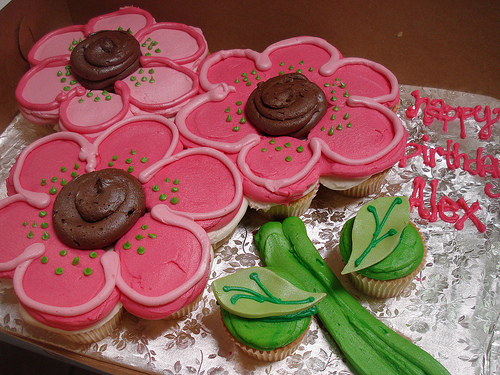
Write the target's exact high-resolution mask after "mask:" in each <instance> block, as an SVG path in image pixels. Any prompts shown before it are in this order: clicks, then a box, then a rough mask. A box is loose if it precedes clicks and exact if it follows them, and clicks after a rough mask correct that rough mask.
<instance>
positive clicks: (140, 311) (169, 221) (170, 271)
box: [115, 205, 211, 319]
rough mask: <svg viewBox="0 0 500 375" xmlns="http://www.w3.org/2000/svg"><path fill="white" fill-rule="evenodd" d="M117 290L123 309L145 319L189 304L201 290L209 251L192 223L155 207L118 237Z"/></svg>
mask: <svg viewBox="0 0 500 375" xmlns="http://www.w3.org/2000/svg"><path fill="white" fill-rule="evenodd" d="M115 249H116V251H117V252H118V253H119V255H120V275H119V277H118V287H119V288H120V290H121V292H122V293H123V294H122V298H121V301H122V303H123V306H124V307H125V309H126V310H127V311H129V312H130V313H132V314H134V315H136V316H139V317H143V318H145V319H162V318H165V317H168V316H169V315H171V314H173V313H175V312H176V311H178V310H180V309H182V308H184V307H186V306H188V305H189V304H190V303H192V302H193V301H194V300H195V299H196V298H197V297H198V296H199V295H200V294H201V293H202V292H203V290H204V289H205V286H206V283H207V280H208V273H209V269H210V259H211V247H210V241H209V239H208V235H207V234H206V232H205V231H204V230H203V229H202V228H201V227H200V226H199V225H197V224H196V223H194V222H193V221H192V220H190V219H187V218H185V217H182V216H178V215H176V214H174V213H172V212H171V211H170V210H169V209H168V208H167V207H166V206H164V205H158V206H156V207H155V208H154V209H153V211H152V212H151V214H149V213H148V214H146V215H145V216H143V217H142V218H141V219H139V221H138V222H137V223H136V224H135V225H134V227H133V228H132V229H131V230H130V231H129V232H128V233H127V234H126V235H125V236H124V237H123V238H122V239H120V240H119V241H118V242H117V244H116V246H115Z"/></svg>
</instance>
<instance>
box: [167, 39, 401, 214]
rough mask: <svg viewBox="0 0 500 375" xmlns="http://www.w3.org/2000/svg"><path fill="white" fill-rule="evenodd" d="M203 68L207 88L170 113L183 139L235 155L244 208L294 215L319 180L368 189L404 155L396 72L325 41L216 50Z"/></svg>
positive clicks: (359, 191)
mask: <svg viewBox="0 0 500 375" xmlns="http://www.w3.org/2000/svg"><path fill="white" fill-rule="evenodd" d="M199 73H200V86H201V88H202V89H203V90H204V93H203V94H202V95H199V96H197V97H195V98H194V99H193V100H192V101H190V102H189V103H188V104H187V105H186V106H184V107H183V108H182V109H181V110H180V111H179V113H178V114H177V116H176V120H175V122H176V124H177V126H178V127H179V131H180V133H181V140H182V142H183V144H184V145H185V146H187V147H195V146H208V147H211V148H214V149H217V150H220V151H222V152H224V153H225V154H227V155H228V156H229V157H230V158H231V159H232V160H234V162H235V163H236V165H237V166H238V169H239V170H240V171H241V173H242V175H243V189H244V194H245V196H246V197H247V198H248V199H249V203H250V206H251V207H254V208H257V209H259V210H261V211H262V212H263V213H265V214H266V215H267V216H268V217H273V218H277V217H285V216H288V215H300V214H301V213H303V212H304V211H305V210H306V209H307V208H308V207H309V203H310V202H311V200H312V198H313V197H314V195H315V193H316V190H317V188H318V186H319V184H320V183H322V184H323V185H325V186H326V187H328V188H330V189H333V190H336V191H341V192H343V193H345V194H348V195H366V194H370V193H372V192H374V191H376V190H377V189H378V188H379V187H380V185H381V183H382V182H383V181H384V173H387V171H388V170H389V169H390V168H391V167H392V166H393V165H394V163H395V162H396V161H397V160H399V159H400V157H401V156H402V155H403V154H404V149H405V144H406V139H407V133H406V131H405V129H404V127H403V125H402V124H401V122H400V120H399V119H398V117H397V116H396V114H395V113H394V112H393V109H394V107H395V106H397V104H398V102H399V88H398V83H397V80H396V78H395V76H394V75H393V74H392V73H391V72H390V71H389V70H388V69H386V68H384V67H383V66H381V65H379V64H377V63H374V62H372V61H369V60H365V59H360V58H343V57H342V55H341V54H340V52H339V51H338V50H337V49H336V48H335V47H333V46H332V45H330V44H329V43H327V42H326V41H325V40H323V39H319V38H314V37H299V38H293V39H288V40H283V41H281V42H278V43H275V44H273V45H271V46H269V47H268V48H267V49H266V50H265V51H263V52H262V53H258V52H255V51H252V50H238V49H237V50H228V51H220V52H216V53H213V54H211V55H210V56H209V57H208V58H207V59H206V60H205V61H204V62H203V63H202V64H201V66H200V68H199Z"/></svg>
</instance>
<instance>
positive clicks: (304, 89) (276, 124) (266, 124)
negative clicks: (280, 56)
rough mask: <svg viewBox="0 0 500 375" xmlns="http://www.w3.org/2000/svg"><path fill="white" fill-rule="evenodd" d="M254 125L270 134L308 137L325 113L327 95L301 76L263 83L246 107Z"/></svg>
mask: <svg viewBox="0 0 500 375" xmlns="http://www.w3.org/2000/svg"><path fill="white" fill-rule="evenodd" d="M245 111H246V116H247V118H248V120H250V121H251V123H252V124H253V125H254V126H255V127H256V128H258V129H260V130H261V131H263V132H264V133H266V134H269V135H288V136H291V137H295V138H306V137H307V134H309V131H310V130H311V129H312V128H313V127H314V125H316V124H317V123H318V122H319V120H320V119H321V118H322V117H323V115H324V114H325V113H326V96H325V93H324V92H323V90H321V89H320V88H319V87H318V85H316V84H315V83H313V82H311V81H309V80H308V79H307V77H306V76H304V75H303V74H300V73H289V74H283V75H279V76H276V77H273V78H270V79H268V80H267V81H265V82H260V83H259V84H258V85H257V88H256V89H255V90H254V91H253V92H252V93H251V94H250V96H249V98H248V101H247V103H246V106H245Z"/></svg>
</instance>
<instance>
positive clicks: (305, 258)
mask: <svg viewBox="0 0 500 375" xmlns="http://www.w3.org/2000/svg"><path fill="white" fill-rule="evenodd" d="M255 243H256V245H257V248H258V249H259V251H260V255H261V258H262V259H263V261H264V262H265V263H266V265H267V266H270V267H272V268H273V270H274V271H275V272H277V273H278V272H279V274H280V276H282V277H284V278H287V276H288V280H289V281H290V282H291V283H294V279H298V280H300V282H301V284H302V287H303V288H304V289H306V290H308V291H310V292H315V293H318V292H324V293H327V296H326V297H325V298H324V299H323V300H321V301H320V302H319V303H318V304H317V307H318V316H319V318H320V319H321V321H322V322H323V324H324V326H325V327H326V329H327V330H328V331H329V332H330V334H331V335H332V337H333V338H334V339H335V341H336V342H337V344H338V346H339V347H340V349H341V350H342V352H343V353H344V355H345V356H346V357H347V359H348V360H349V362H350V364H351V365H352V367H354V368H355V369H356V371H357V372H358V373H360V374H373V375H379V374H385V375H391V374H394V375H401V374H432V375H434V374H436V375H437V374H449V372H448V371H447V370H446V369H445V368H444V367H443V366H442V365H441V364H440V363H439V362H438V361H436V360H435V359H434V358H433V357H432V356H431V355H430V354H428V353H427V352H425V351H424V350H422V349H420V348H419V347H418V346H416V345H414V344H412V343H411V342H409V341H408V340H406V339H405V338H403V337H402V336H400V335H399V334H397V333H396V332H394V331H392V330H391V329H390V328H388V327H387V326H386V325H384V324H383V323H382V322H380V321H379V320H378V319H376V318H375V317H374V316H372V315H371V314H370V313H369V312H368V311H367V310H365V308H363V306H361V305H360V304H359V302H357V301H356V299H355V298H354V297H352V296H351V295H350V294H349V293H348V292H347V291H346V290H345V289H344V287H343V286H342V284H341V283H340V282H339V280H338V279H337V277H336V276H335V274H334V273H333V272H332V271H331V269H330V268H329V267H328V266H327V264H326V263H325V262H324V261H323V259H322V258H321V255H320V254H319V253H318V251H317V250H316V248H315V247H314V245H313V243H312V242H311V240H310V239H309V237H308V236H307V232H306V228H305V226H304V223H303V222H302V221H301V220H300V219H299V218H297V217H289V218H287V219H285V220H284V221H283V224H281V223H279V222H268V223H266V224H264V225H263V226H262V227H261V229H260V230H259V231H258V233H257V234H256V236H255ZM278 270H279V271H278Z"/></svg>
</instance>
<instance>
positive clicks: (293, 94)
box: [245, 73, 327, 219]
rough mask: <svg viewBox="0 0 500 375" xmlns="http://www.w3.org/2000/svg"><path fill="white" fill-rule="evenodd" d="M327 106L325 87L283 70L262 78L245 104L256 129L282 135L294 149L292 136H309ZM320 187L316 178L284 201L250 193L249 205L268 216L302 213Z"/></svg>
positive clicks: (300, 138) (278, 135) (304, 137)
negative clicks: (264, 199)
mask: <svg viewBox="0 0 500 375" xmlns="http://www.w3.org/2000/svg"><path fill="white" fill-rule="evenodd" d="M326 110H327V104H326V96H325V93H324V92H323V90H321V88H320V87H319V86H318V85H316V84H315V83H313V82H311V81H309V80H308V79H307V77H306V76H304V75H303V74H301V73H289V74H282V75H279V76H276V77H273V78H270V79H268V80H267V81H265V82H259V83H258V85H257V88H256V89H255V90H254V91H253V92H252V93H251V94H250V96H249V97H248V101H247V103H246V105H245V113H246V116H247V118H248V120H249V121H250V122H251V123H252V124H253V125H254V126H255V127H256V128H257V129H259V130H260V131H261V132H262V133H264V134H266V135H271V136H276V137H283V138H282V139H286V142H284V144H285V146H284V147H285V148H286V147H289V148H291V149H293V148H294V147H293V146H292V144H293V143H294V140H292V139H291V138H295V139H298V140H303V139H306V138H307V136H308V134H309V132H310V130H311V129H313V128H314V126H315V125H316V124H317V123H318V122H319V121H320V120H321V118H322V117H323V116H324V115H325V113H326ZM290 137H291V138H290ZM295 141H296V140H295ZM276 147H281V146H276ZM318 188H319V180H316V181H313V182H312V183H311V184H309V186H308V188H307V189H305V190H304V192H303V194H302V195H301V196H298V197H294V198H293V199H291V200H289V201H287V202H285V203H282V202H271V203H269V202H259V201H255V200H253V199H251V197H250V199H249V205H250V207H252V208H254V209H257V210H258V211H259V212H261V213H262V214H263V215H264V216H266V217H267V218H269V219H282V218H285V217H288V216H300V215H302V214H303V213H304V212H305V211H306V210H307V209H308V208H309V206H310V205H311V202H312V200H313V198H314V197H315V196H316V193H317V191H318ZM285 195H286V194H285Z"/></svg>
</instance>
